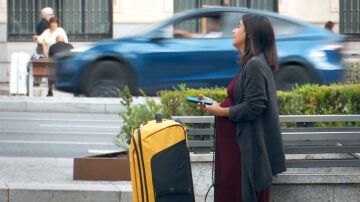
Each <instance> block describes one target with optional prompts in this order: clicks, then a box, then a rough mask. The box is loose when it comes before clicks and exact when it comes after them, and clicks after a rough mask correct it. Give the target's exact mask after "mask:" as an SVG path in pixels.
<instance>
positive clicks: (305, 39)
mask: <svg viewBox="0 0 360 202" xmlns="http://www.w3.org/2000/svg"><path fill="white" fill-rule="evenodd" d="M246 13H257V14H261V15H265V16H267V17H268V18H269V19H270V20H271V22H272V24H273V27H274V31H275V35H276V44H277V50H278V60H279V71H277V72H276V73H275V79H276V84H277V88H278V89H282V90H288V89H291V88H292V87H293V86H294V85H295V84H298V85H301V84H305V83H318V84H330V83H337V82H342V81H343V80H344V72H345V71H344V68H343V66H342V55H341V49H342V47H343V42H344V40H345V37H344V36H340V35H337V34H334V33H331V32H329V31H327V30H325V29H322V28H319V27H316V26H314V25H310V24H307V23H304V22H301V21H298V20H294V19H289V17H284V16H281V15H278V14H276V13H271V12H265V11H260V10H254V9H246V8H208V9H198V10H192V11H189V12H185V13H181V14H178V15H176V16H174V17H172V18H170V19H168V20H165V21H163V22H160V23H159V24H156V25H154V26H152V27H151V28H149V29H148V30H146V31H143V32H141V33H133V36H129V37H124V38H119V39H113V40H108V41H101V42H98V43H96V44H94V45H93V46H89V47H83V48H80V49H74V50H73V51H72V52H71V53H70V54H67V55H63V56H62V57H59V58H58V59H57V62H56V83H55V86H56V88H57V89H58V90H61V91H65V92H71V93H74V94H84V95H86V96H91V97H114V96H117V89H119V88H120V89H121V88H123V87H124V86H125V85H128V86H129V87H130V90H131V93H132V94H134V95H136V94H138V93H139V89H142V90H143V91H144V92H145V93H146V94H148V95H154V94H156V92H157V91H159V90H163V89H172V88H174V87H177V86H178V85H179V84H183V83H184V84H186V86H187V87H190V88H200V87H215V86H217V87H226V86H227V85H228V84H229V82H230V81H231V79H232V78H233V77H234V75H235V74H236V73H237V72H238V71H239V61H240V60H241V56H240V55H239V53H238V51H237V50H236V49H235V48H234V47H233V46H232V30H233V28H235V27H236V26H237V25H238V23H239V21H240V19H241V17H242V15H244V14H246Z"/></svg>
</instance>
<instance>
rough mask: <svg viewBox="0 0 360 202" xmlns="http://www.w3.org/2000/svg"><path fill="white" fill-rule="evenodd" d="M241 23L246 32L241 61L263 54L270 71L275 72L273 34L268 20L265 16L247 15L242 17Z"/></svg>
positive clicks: (275, 56)
mask: <svg viewBox="0 0 360 202" xmlns="http://www.w3.org/2000/svg"><path fill="white" fill-rule="evenodd" d="M242 21H243V24H244V26H245V32H246V36H245V37H246V38H245V50H244V55H243V61H248V60H249V59H250V58H252V57H253V56H255V55H258V54H260V53H263V54H264V57H265V59H266V61H267V62H268V63H269V65H270V67H271V69H272V70H273V71H275V70H277V68H278V66H277V51H276V44H275V34H274V29H273V27H272V25H271V22H270V20H269V19H268V18H267V17H265V16H262V15H257V14H250V13H249V14H245V15H243V17H242Z"/></svg>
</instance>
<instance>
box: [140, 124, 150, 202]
mask: <svg viewBox="0 0 360 202" xmlns="http://www.w3.org/2000/svg"><path fill="white" fill-rule="evenodd" d="M138 141H139V150H140V157H141V164H142V168H143V172H144V173H143V174H144V185H145V194H146V195H145V196H146V201H149V194H148V188H147V183H146V172H145V164H144V157H143V152H142V145H141V132H140V128H139V129H138Z"/></svg>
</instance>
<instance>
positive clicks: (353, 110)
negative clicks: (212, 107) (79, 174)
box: [113, 84, 360, 148]
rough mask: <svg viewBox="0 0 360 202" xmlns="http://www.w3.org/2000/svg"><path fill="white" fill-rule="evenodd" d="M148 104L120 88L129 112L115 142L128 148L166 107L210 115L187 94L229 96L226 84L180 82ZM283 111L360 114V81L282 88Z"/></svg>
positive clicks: (179, 112) (166, 112) (169, 112)
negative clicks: (189, 85) (206, 85)
mask: <svg viewBox="0 0 360 202" xmlns="http://www.w3.org/2000/svg"><path fill="white" fill-rule="evenodd" d="M142 94H143V95H144V96H145V99H146V102H145V103H144V104H131V103H132V101H133V99H132V96H131V95H130V92H129V89H128V88H127V87H125V88H124V89H123V90H122V91H121V92H120V98H121V99H122V100H121V103H122V104H123V105H124V106H126V109H127V110H126V112H123V113H121V114H120V116H121V118H122V119H123V122H124V124H123V126H122V128H121V131H120V133H119V134H118V135H117V136H116V137H115V138H114V139H113V142H114V143H115V144H116V145H118V146H120V147H122V148H127V147H128V145H127V143H128V141H129V140H130V137H131V135H132V132H133V130H134V129H135V128H137V127H139V125H140V124H142V123H146V122H147V121H149V120H152V119H154V115H155V114H156V113H157V112H159V111H160V110H162V115H163V117H164V118H170V117H171V116H195V115H206V114H205V113H204V111H203V110H202V109H201V108H200V107H199V106H197V105H196V104H193V103H190V102H188V101H186V96H188V95H190V96H198V95H199V94H203V95H204V96H207V97H210V98H212V99H214V100H215V101H217V102H221V101H223V100H224V99H225V97H226V95H227V93H226V89H224V88H212V89H205V88H204V89H190V88H187V87H186V86H185V85H180V86H179V88H178V89H174V90H165V91H160V92H159V93H158V96H159V97H160V99H161V103H162V104H161V106H160V104H157V103H156V102H155V101H154V100H153V99H151V98H148V97H146V95H145V94H144V93H143V92H142ZM277 96H278V104H279V113H280V114H281V115H315V114H320V115H321V114H324V115H325V114H360V84H347V85H345V84H333V85H330V86H319V85H310V84H307V85H303V86H297V87H295V88H294V89H293V90H292V91H288V92H283V91H278V92H277ZM359 125H360V123H359V122H357V123H352V122H350V123H316V124H315V126H319V127H325V126H338V127H344V126H359ZM289 126H295V124H294V123H282V127H289Z"/></svg>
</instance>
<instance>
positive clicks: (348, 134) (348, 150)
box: [172, 115, 360, 168]
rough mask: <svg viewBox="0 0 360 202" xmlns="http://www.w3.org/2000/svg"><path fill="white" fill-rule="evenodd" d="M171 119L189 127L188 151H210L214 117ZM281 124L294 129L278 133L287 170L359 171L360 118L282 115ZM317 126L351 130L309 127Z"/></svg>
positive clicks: (178, 117)
mask: <svg viewBox="0 0 360 202" xmlns="http://www.w3.org/2000/svg"><path fill="white" fill-rule="evenodd" d="M172 119H174V120H179V121H181V122H182V123H184V124H185V125H187V126H189V127H187V128H188V139H189V141H188V146H189V148H190V151H193V152H195V153H208V152H211V151H212V150H213V144H214V142H213V140H214V128H213V125H214V117H213V116H173V117H172ZM280 122H281V123H296V125H297V126H296V127H292V128H282V129H281V132H282V136H283V141H284V147H285V153H286V155H287V167H289V168H307V167H360V156H359V154H358V153H360V126H359V122H360V115H284V116H280ZM316 122H351V123H352V124H353V126H352V127H325V128H322V127H314V126H312V125H313V124H311V123H316ZM304 123H305V124H304ZM356 123H357V124H356ZM299 125H305V126H306V127H304V126H302V127H299ZM294 157H295V158H294Z"/></svg>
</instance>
